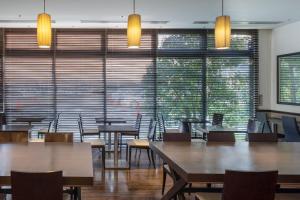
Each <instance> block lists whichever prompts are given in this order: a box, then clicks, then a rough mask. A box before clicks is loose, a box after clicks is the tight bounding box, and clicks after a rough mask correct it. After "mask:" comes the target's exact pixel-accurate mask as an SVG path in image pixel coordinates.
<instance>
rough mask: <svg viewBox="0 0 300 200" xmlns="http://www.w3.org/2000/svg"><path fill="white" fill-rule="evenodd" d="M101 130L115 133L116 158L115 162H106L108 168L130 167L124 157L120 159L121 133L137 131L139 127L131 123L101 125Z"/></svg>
mask: <svg viewBox="0 0 300 200" xmlns="http://www.w3.org/2000/svg"><path fill="white" fill-rule="evenodd" d="M98 130H99V132H104V133H109V134H114V159H113V164H111V163H107V164H105V167H106V169H128V168H129V166H128V163H127V162H126V161H124V160H122V159H120V160H119V151H118V146H119V135H120V134H121V133H135V132H137V129H136V128H135V127H134V126H131V125H111V126H109V125H101V126H98Z"/></svg>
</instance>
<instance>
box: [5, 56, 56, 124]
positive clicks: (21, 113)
mask: <svg viewBox="0 0 300 200" xmlns="http://www.w3.org/2000/svg"><path fill="white" fill-rule="evenodd" d="M4 78H5V85H4V88H5V112H6V116H7V121H8V122H9V123H12V121H13V120H14V119H16V118H18V117H28V116H37V117H45V118H46V120H45V122H43V124H42V125H44V126H45V127H46V126H47V123H48V122H49V121H50V120H51V119H52V118H53V116H54V112H55V111H54V102H53V100H54V99H53V95H54V88H53V79H52V58H51V57H49V56H47V57H44V56H43V57H39V56H35V57H31V56H23V57H15V56H6V58H5V77H4Z"/></svg>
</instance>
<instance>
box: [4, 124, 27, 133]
mask: <svg viewBox="0 0 300 200" xmlns="http://www.w3.org/2000/svg"><path fill="white" fill-rule="evenodd" d="M29 129H30V126H23V125H1V126H0V131H6V132H18V131H20V132H27V131H28V130H29Z"/></svg>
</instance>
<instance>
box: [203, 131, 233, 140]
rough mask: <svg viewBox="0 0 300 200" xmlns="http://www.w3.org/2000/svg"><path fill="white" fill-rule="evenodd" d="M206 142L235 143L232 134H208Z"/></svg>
mask: <svg viewBox="0 0 300 200" xmlns="http://www.w3.org/2000/svg"><path fill="white" fill-rule="evenodd" d="M207 142H235V135H234V132H209V133H208V134H207Z"/></svg>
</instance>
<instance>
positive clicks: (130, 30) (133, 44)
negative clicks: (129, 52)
mask: <svg viewBox="0 0 300 200" xmlns="http://www.w3.org/2000/svg"><path fill="white" fill-rule="evenodd" d="M127 23H128V24H127V42H128V48H139V47H140V46H141V36H142V25H141V15H139V14H136V13H135V0H133V14H131V15H129V16H128V22H127Z"/></svg>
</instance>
